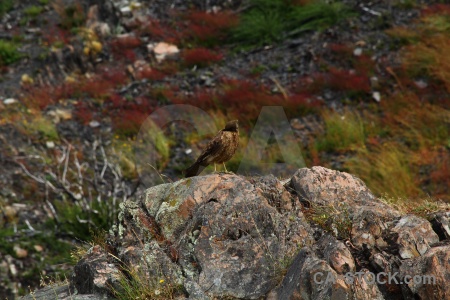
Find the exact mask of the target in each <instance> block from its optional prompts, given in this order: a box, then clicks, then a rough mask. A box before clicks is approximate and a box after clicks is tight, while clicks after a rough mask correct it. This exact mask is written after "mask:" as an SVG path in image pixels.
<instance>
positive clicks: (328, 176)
mask: <svg viewBox="0 0 450 300" xmlns="http://www.w3.org/2000/svg"><path fill="white" fill-rule="evenodd" d="M283 184H284V185H283ZM443 209H444V207H443ZM447 209H448V207H447ZM449 217H450V215H449V213H448V211H445V210H443V211H440V212H436V213H433V214H429V215H427V218H428V220H430V221H428V220H427V219H424V218H421V217H418V216H415V215H411V214H408V215H405V214H404V212H401V211H398V210H395V209H393V208H392V207H390V206H389V205H387V204H386V203H384V202H382V201H380V200H379V199H377V198H376V197H375V196H374V195H373V194H372V193H371V192H370V190H369V189H368V188H367V187H366V186H365V185H364V183H363V182H362V181H361V180H359V179H358V178H355V177H354V176H352V175H350V174H347V173H341V172H338V171H332V170H329V169H326V168H322V167H313V168H312V169H307V168H304V169H300V170H298V171H297V172H296V173H295V175H294V176H293V177H292V178H290V179H288V180H286V181H285V182H283V183H282V182H280V181H278V180H277V179H276V178H275V177H273V176H270V175H269V176H264V177H258V178H250V177H247V178H245V177H243V176H237V175H234V174H232V175H230V174H214V175H207V176H199V177H193V178H188V179H183V180H181V181H177V182H175V183H168V184H163V185H158V186H155V187H153V188H150V189H148V190H147V191H146V193H145V194H144V195H142V196H141V197H139V198H138V199H130V200H127V201H125V203H124V205H123V206H122V209H121V212H120V214H119V223H118V226H116V227H114V228H113V230H112V232H111V235H110V236H108V237H107V238H106V240H104V241H103V242H102V244H98V245H95V246H93V247H92V248H90V249H89V250H88V251H87V253H86V254H84V255H83V256H82V258H81V260H80V261H79V262H78V264H77V265H76V266H75V269H74V274H73V277H72V278H71V281H70V285H66V286H63V287H55V286H54V287H53V290H49V289H47V290H44V291H38V292H36V293H35V294H34V296H36V297H44V296H45V295H48V294H49V293H52V292H53V293H55V292H58V294H59V295H60V296H61V299H71V298H70V296H68V294H70V293H72V294H75V291H77V293H78V294H77V296H75V299H85V298H77V297H88V295H89V297H91V298H90V299H104V298H102V297H105V295H106V296H107V297H113V296H119V295H120V296H119V297H125V298H126V299H135V297H142V298H145V299H186V298H189V299H221V298H232V299H262V298H264V299H305V298H306V299H415V298H419V299H448V298H449V297H450V290H449V288H448V285H447V284H446V278H447V277H448V276H449V273H450V266H449V265H448V256H449V254H450V251H449V250H450V248H449V247H450V243H449V242H450V239H449V238H450V230H449V228H448V225H449V220H450V219H449ZM320 219H321V220H322V222H320V221H319V222H318V220H320ZM357 272H360V273H359V274H360V275H357V274H358V273H357ZM316 274H319V275H316ZM319 276H320V277H319ZM408 276H410V277H408ZM124 277H127V278H128V279H129V280H130V282H126V283H124V282H125V281H124ZM314 278H320V280H315V279H314ZM325 278H326V280H325ZM375 278H377V279H375ZM408 278H416V279H415V280H414V282H413V281H411V282H408ZM421 278H430V279H431V278H433V280H434V282H425V281H424V280H421ZM426 280H428V279H426ZM319 281H322V282H319ZM68 291H70V292H68ZM64 295H65V296H64ZM78 295H79V296H78ZM28 299H31V297H28ZM39 299H40V298H39Z"/></svg>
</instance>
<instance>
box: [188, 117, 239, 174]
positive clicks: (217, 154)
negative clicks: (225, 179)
mask: <svg viewBox="0 0 450 300" xmlns="http://www.w3.org/2000/svg"><path fill="white" fill-rule="evenodd" d="M238 146H239V125H238V120H233V121H229V122H228V123H227V124H226V125H225V128H224V129H222V130H221V131H219V132H218V133H217V134H216V136H215V137H214V138H213V139H212V140H211V141H210V142H209V143H208V145H206V148H205V149H204V150H203V152H202V154H200V156H199V157H198V158H197V160H196V161H195V163H194V164H193V165H192V166H190V167H189V168H187V169H186V172H185V175H186V178H187V177H192V176H197V174H199V173H200V172H201V171H203V169H204V168H206V167H207V166H208V165H210V164H211V163H214V172H215V171H216V164H222V163H223V166H224V167H225V162H227V161H229V160H230V159H231V158H232V157H233V155H234V154H235V153H236V150H237V148H238ZM225 171H226V172H228V171H227V167H225Z"/></svg>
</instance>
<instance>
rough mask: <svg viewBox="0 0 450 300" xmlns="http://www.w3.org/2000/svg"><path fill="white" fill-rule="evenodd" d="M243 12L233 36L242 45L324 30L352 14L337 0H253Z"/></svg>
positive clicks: (275, 40)
mask: <svg viewBox="0 0 450 300" xmlns="http://www.w3.org/2000/svg"><path fill="white" fill-rule="evenodd" d="M250 5H251V6H250V8H249V9H248V10H247V11H246V12H244V13H243V14H242V17H241V22H240V23H239V26H238V27H237V28H236V29H235V30H234V31H233V38H232V39H234V40H235V41H237V42H238V43H239V44H241V45H243V46H244V47H254V46H262V45H266V44H270V43H274V42H277V41H281V40H283V39H285V38H287V37H295V36H298V35H300V34H301V33H303V32H305V31H310V30H323V29H325V28H327V27H329V26H332V25H334V24H336V23H337V22H339V21H340V20H342V19H344V18H346V17H349V16H351V13H350V10H349V9H347V8H346V7H345V6H344V5H343V4H342V3H340V2H333V3H330V4H328V3H326V2H325V1H322V0H317V1H314V2H312V3H310V4H307V5H303V6H300V5H294V4H292V3H289V1H285V0H252V1H251V2H250Z"/></svg>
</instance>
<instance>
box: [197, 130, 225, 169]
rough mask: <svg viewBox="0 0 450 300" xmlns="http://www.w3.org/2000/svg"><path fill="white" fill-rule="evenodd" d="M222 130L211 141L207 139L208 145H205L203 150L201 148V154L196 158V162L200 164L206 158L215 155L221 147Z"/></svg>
mask: <svg viewBox="0 0 450 300" xmlns="http://www.w3.org/2000/svg"><path fill="white" fill-rule="evenodd" d="M222 139H223V131H220V132H219V133H218V134H217V135H216V136H215V137H214V138H213V139H212V140H211V141H209V143H208V145H206V148H205V150H203V152H202V154H200V156H199V157H198V159H197V162H198V163H199V164H201V163H202V162H204V161H207V162H208V163H210V161H208V158H211V157H215V156H216V155H217V154H219V153H220V151H221V149H222V148H223V140H222Z"/></svg>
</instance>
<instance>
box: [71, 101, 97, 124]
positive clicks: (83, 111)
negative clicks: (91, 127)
mask: <svg viewBox="0 0 450 300" xmlns="http://www.w3.org/2000/svg"><path fill="white" fill-rule="evenodd" d="M74 116H75V118H77V119H78V120H80V121H81V122H82V123H83V125H87V124H89V122H91V121H92V119H93V117H94V114H93V110H92V108H91V107H88V106H87V105H84V104H78V105H77V107H76V110H75V112H74Z"/></svg>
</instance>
